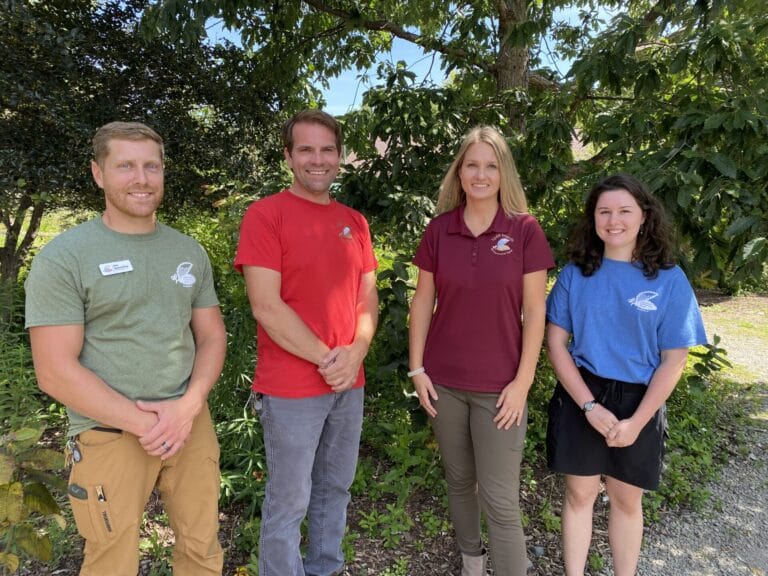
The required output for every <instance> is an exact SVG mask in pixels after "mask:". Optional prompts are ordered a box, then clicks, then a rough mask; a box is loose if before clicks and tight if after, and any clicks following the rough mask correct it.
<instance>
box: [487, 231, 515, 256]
mask: <svg viewBox="0 0 768 576" xmlns="http://www.w3.org/2000/svg"><path fill="white" fill-rule="evenodd" d="M492 242H493V246H491V252H493V253H494V254H497V255H499V256H506V255H507V254H511V253H512V246H513V244H514V242H515V240H514V239H513V238H512V237H510V236H507V235H506V234H497V235H496V236H494V237H493V240H492Z"/></svg>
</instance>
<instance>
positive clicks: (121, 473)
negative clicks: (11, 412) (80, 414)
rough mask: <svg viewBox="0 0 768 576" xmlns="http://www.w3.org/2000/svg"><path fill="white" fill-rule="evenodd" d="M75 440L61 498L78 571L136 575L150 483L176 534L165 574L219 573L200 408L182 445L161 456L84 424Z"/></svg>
mask: <svg viewBox="0 0 768 576" xmlns="http://www.w3.org/2000/svg"><path fill="white" fill-rule="evenodd" d="M76 442H77V454H75V462H74V464H73V465H72V471H71V473H70V477H69V501H70V503H71V505H72V512H73V514H74V517H75V523H76V524H77V530H78V532H79V533H80V535H81V536H82V537H83V538H84V539H85V550H84V554H85V558H84V560H83V565H82V567H81V569H80V574H81V576H136V574H137V572H138V570H139V529H140V527H141V518H142V514H143V512H144V508H145V507H146V505H147V501H148V500H149V496H150V494H151V493H152V490H153V489H154V488H155V487H156V488H157V489H158V492H159V494H160V497H161V498H162V500H163V504H164V505H165V510H166V512H167V514H168V519H169V521H170V525H171V528H172V529H173V532H174V534H175V536H176V544H175V546H174V550H173V573H174V574H175V575H178V576H182V575H183V576H198V575H199V576H203V575H205V576H208V575H214V574H215V575H220V574H221V571H222V567H223V560H224V554H223V551H222V549H221V546H220V545H219V541H218V498H219V444H218V441H217V440H216V434H215V432H214V429H213V423H212V422H211V416H210V413H209V412H208V408H207V407H206V408H205V409H204V410H203V411H202V412H201V413H200V414H199V415H198V417H197V418H196V419H195V421H194V423H193V425H192V431H191V432H190V435H189V438H188V440H187V443H186V445H185V446H184V448H183V449H182V450H181V451H179V452H178V453H177V454H175V455H174V456H173V457H171V458H169V459H168V460H165V461H163V460H161V459H160V458H159V457H156V456H149V455H148V454H147V453H146V452H145V451H144V449H143V448H142V447H141V444H139V440H138V438H137V437H136V436H134V435H132V434H129V433H127V432H120V431H114V432H109V431H100V430H88V431H86V432H83V433H82V434H79V435H78V436H77V439H76Z"/></svg>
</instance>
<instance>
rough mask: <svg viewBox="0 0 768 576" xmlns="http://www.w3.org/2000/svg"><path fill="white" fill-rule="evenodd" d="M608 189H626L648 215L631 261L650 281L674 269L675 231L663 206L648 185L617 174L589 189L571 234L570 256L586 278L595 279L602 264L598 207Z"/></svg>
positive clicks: (602, 249)
mask: <svg viewBox="0 0 768 576" xmlns="http://www.w3.org/2000/svg"><path fill="white" fill-rule="evenodd" d="M609 190H626V191H627V192H629V193H630V194H631V195H632V197H633V198H634V199H635V201H636V202H637V204H638V206H640V209H641V210H642V211H643V215H644V216H645V222H643V225H642V226H641V227H640V234H638V236H637V243H636V244H635V250H634V252H633V254H632V259H633V260H634V261H635V262H638V263H639V264H640V265H641V266H642V268H643V274H645V275H646V276H647V277H648V278H656V276H658V274H659V270H660V269H661V270H664V269H667V268H671V267H672V266H674V263H675V262H674V258H673V250H674V232H673V229H672V225H671V224H670V223H669V220H668V219H667V215H666V213H665V212H664V207H663V206H662V205H661V202H659V200H658V198H656V197H655V196H653V195H652V194H651V193H650V192H649V191H648V189H647V188H646V187H645V185H644V184H643V183H642V182H640V181H639V180H638V179H637V178H635V177H634V176H631V175H629V174H622V173H620V174H614V175H613V176H608V177H607V178H604V179H603V180H601V181H600V182H598V183H597V184H595V186H594V187H593V188H592V190H590V192H589V195H588V196H587V199H586V201H585V202H584V213H583V214H582V215H581V218H580V219H579V221H578V222H577V223H576V226H575V227H574V229H573V232H572V234H571V241H570V253H571V254H570V256H571V260H572V261H573V263H574V264H576V265H577V266H578V267H579V268H580V269H581V273H582V274H583V275H584V276H592V274H594V273H595V272H596V271H597V270H598V268H600V265H601V264H602V262H603V252H604V251H605V244H604V243H603V241H602V240H600V237H599V236H598V235H597V230H596V229H595V208H596V206H597V201H598V200H599V199H600V195H601V194H602V193H603V192H608V191H609Z"/></svg>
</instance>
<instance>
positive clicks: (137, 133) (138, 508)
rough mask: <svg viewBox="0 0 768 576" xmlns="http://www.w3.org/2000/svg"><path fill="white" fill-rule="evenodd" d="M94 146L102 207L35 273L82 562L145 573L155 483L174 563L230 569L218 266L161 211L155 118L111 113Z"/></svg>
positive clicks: (32, 327)
mask: <svg viewBox="0 0 768 576" xmlns="http://www.w3.org/2000/svg"><path fill="white" fill-rule="evenodd" d="M93 149H94V159H93V161H92V163H91V172H92V174H93V178H94V180H95V181H96V184H97V185H98V186H99V188H101V189H102V190H103V191H104V197H105V201H106V208H105V210H104V212H103V214H102V215H101V216H100V217H99V218H96V219H94V220H91V221H89V222H86V223H84V224H81V225H80V226H77V227H76V228H73V229H71V230H68V231H67V232H64V233H63V234H61V235H60V236H58V237H56V238H55V239H53V240H52V241H51V242H50V243H48V245H47V246H45V247H44V248H43V249H42V250H41V251H40V253H39V254H38V255H37V257H36V258H35V260H34V261H33V263H32V267H31V269H30V273H29V277H28V279H27V282H26V292H27V301H26V326H27V327H28V328H29V333H30V340H31V343H32V355H33V359H34V363H35V372H36V374H37V379H38V383H39V386H40V388H41V390H43V391H44V392H46V393H47V394H49V395H51V396H52V397H54V398H55V399H56V400H58V401H59V402H61V403H62V404H64V405H65V406H66V407H67V412H68V414H69V419H70V428H69V436H70V440H69V443H68V452H69V455H70V457H71V461H72V462H73V464H72V470H71V473H70V478H69V489H68V492H69V500H70V503H71V504H72V510H73V514H74V517H75V523H76V524H77V528H78V531H79V532H80V534H81V535H82V537H83V538H84V539H85V551H84V555H85V558H84V560H83V565H82V568H81V572H80V574H81V575H98V576H103V575H106V574H109V575H112V576H122V575H126V576H128V575H130V576H135V575H136V573H137V572H138V568H139V548H138V539H139V528H140V525H141V517H142V513H143V511H144V508H145V506H146V503H147V500H148V499H149V496H150V494H151V492H152V490H153V489H154V488H157V489H158V491H159V493H160V496H161V497H162V499H163V502H164V504H165V507H166V511H167V513H168V517H169V520H170V524H171V527H172V528H173V531H174V533H175V536H176V545H175V548H174V555H173V570H174V574H177V575H182V574H183V575H184V576H187V575H193V576H196V575H210V574H221V570H222V565H223V552H222V549H221V546H220V545H219V542H218V495H219V468H218V461H219V446H218V442H217V440H216V434H215V432H214V429H213V424H212V422H211V417H210V414H209V412H208V406H207V397H208V392H209V391H210V390H211V387H212V386H213V385H214V383H215V382H216V380H217V378H218V377H219V374H220V373H221V369H222V366H223V363H224V354H225V350H226V332H225V329H224V324H223V321H222V318H221V313H220V310H219V302H218V300H217V298H216V293H215V291H214V288H213V278H212V272H211V265H210V262H209V261H208V257H207V255H206V253H205V251H204V250H203V248H202V247H201V246H200V245H199V244H198V243H197V242H195V241H194V240H193V239H191V238H189V237H188V236H185V235H183V234H181V233H179V232H177V231H175V230H173V229H172V228H169V227H167V226H164V225H163V224H160V223H159V222H157V221H156V219H155V210H156V209H157V207H158V205H159V204H160V201H161V200H162V197H163V186H164V180H163V169H164V168H163V159H164V158H163V141H162V139H161V138H160V136H159V135H158V134H157V133H156V132H155V131H154V130H152V129H151V128H149V127H147V126H145V125H143V124H139V123H135V122H112V123H109V124H106V125H105V126H102V127H101V128H100V129H99V130H98V131H97V132H96V135H95V136H94V139H93Z"/></svg>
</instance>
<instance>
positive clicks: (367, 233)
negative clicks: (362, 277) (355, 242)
mask: <svg viewBox="0 0 768 576" xmlns="http://www.w3.org/2000/svg"><path fill="white" fill-rule="evenodd" d="M360 220H361V221H362V222H361V224H360V225H361V227H362V228H363V230H364V234H363V245H362V250H363V273H366V272H372V271H374V270H376V268H377V267H378V266H379V263H378V262H377V261H376V255H375V254H374V252H373V242H372V240H371V230H370V228H369V226H368V221H367V220H366V219H365V218H364V217H363V216H362V215H360Z"/></svg>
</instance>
